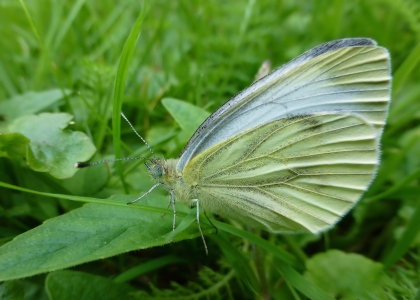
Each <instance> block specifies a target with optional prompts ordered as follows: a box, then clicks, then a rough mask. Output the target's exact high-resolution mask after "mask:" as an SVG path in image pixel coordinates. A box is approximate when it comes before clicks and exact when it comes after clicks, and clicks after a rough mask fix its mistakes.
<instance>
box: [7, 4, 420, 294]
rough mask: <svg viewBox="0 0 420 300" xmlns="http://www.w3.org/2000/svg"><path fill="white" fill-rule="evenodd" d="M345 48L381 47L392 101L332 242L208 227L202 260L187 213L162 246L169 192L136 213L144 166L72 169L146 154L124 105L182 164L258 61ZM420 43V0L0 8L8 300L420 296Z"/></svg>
mask: <svg viewBox="0 0 420 300" xmlns="http://www.w3.org/2000/svg"><path fill="white" fill-rule="evenodd" d="M145 7H146V9H144V8H145ZM130 33H131V35H130ZM138 33H140V36H139V38H138V39H137V36H138ZM344 37H371V38H373V39H375V40H376V41H377V42H378V44H379V45H381V46H384V47H386V48H388V49H389V51H390V53H391V57H392V68H393V75H394V81H393V96H392V98H393V99H392V103H391V110H390V113H389V117H388V125H387V127H386V129H385V132H384V137H383V141H382V164H381V167H380V169H379V172H378V174H377V178H376V180H375V181H374V182H373V184H372V186H371V187H370V189H369V191H368V192H367V193H366V194H365V195H364V197H363V199H362V200H361V201H360V202H359V203H358V204H357V206H356V207H355V208H354V209H353V210H352V212H351V213H350V214H349V215H348V216H346V217H345V218H344V219H343V220H342V221H341V222H340V223H339V224H338V225H337V226H335V227H334V228H333V229H331V230H330V231H328V232H326V233H324V234H321V235H318V236H312V235H294V236H276V235H271V234H268V233H266V232H249V231H248V230H247V229H246V228H243V227H242V226H241V225H240V224H236V223H234V222H233V223H232V222H230V221H229V220H220V219H215V220H214V221H213V223H215V225H216V227H218V231H219V232H218V234H215V232H214V228H213V227H212V226H211V225H210V224H209V223H208V221H206V219H205V218H204V217H202V219H201V221H202V223H203V224H202V227H203V231H204V232H205V236H206V240H207V244H208V247H209V255H208V256H206V255H205V251H204V247H203V243H202V241H201V238H199V234H198V230H197V227H196V224H195V219H194V216H195V209H188V208H185V207H181V205H178V211H179V214H178V223H177V230H176V233H175V235H174V237H173V243H170V240H171V237H172V233H171V231H172V210H170V209H166V205H167V201H168V196H167V194H166V193H165V191H164V190H159V189H158V190H155V191H154V192H153V193H152V194H151V195H149V196H147V197H146V198H144V199H142V200H141V202H140V203H139V204H136V205H132V206H129V207H127V205H126V204H125V203H126V202H127V201H130V200H133V199H135V198H137V197H138V196H139V195H141V194H143V193H144V192H146V191H147V190H148V189H149V188H150V187H151V186H152V185H153V182H152V180H150V179H149V177H148V175H147V172H146V169H145V167H144V166H143V165H142V163H141V161H140V162H139V161H137V162H136V161H134V162H133V161H128V162H125V163H124V164H117V165H114V164H105V165H98V166H96V167H91V168H87V169H82V170H79V171H77V172H76V169H75V168H74V163H75V162H77V161H84V160H88V159H89V158H90V157H91V156H92V155H94V156H93V158H92V159H93V160H99V159H108V158H113V157H114V156H115V154H117V156H120V154H121V156H130V157H131V156H149V155H150V153H149V152H148V150H147V148H146V147H145V145H144V144H143V143H142V141H141V140H140V139H139V138H138V137H137V136H136V135H135V134H134V133H133V132H132V130H131V129H130V128H129V126H128V125H127V124H126V123H125V122H121V121H120V119H119V111H118V110H119V109H120V108H121V107H122V110H123V111H124V113H125V115H126V116H127V117H128V119H129V120H130V121H131V122H132V123H133V124H134V127H135V128H136V129H137V130H138V131H139V133H140V134H141V135H142V136H144V137H145V138H146V140H147V141H148V142H149V143H150V145H151V146H152V147H153V150H154V152H155V153H156V154H157V155H159V156H162V157H165V158H171V157H177V156H178V155H179V153H180V151H181V150H182V147H183V146H184V145H185V144H186V142H187V141H188V139H189V137H190V136H191V134H192V132H193V131H194V129H195V128H196V127H197V126H198V125H199V124H200V123H201V122H202V121H203V119H204V118H205V117H206V116H207V115H208V114H209V113H210V112H212V111H214V110H215V109H217V108H218V107H219V106H220V105H221V104H223V103H224V102H226V101H227V100H229V98H231V97H232V96H233V95H235V94H236V93H237V92H239V91H240V90H241V89H243V88H245V87H246V86H248V85H249V84H250V83H251V82H252V81H253V79H254V75H255V74H256V72H257V70H258V68H259V66H260V65H261V63H262V62H263V61H264V60H266V59H270V60H271V62H272V64H273V66H275V67H276V66H279V65H281V64H282V63H285V62H287V61H288V60H290V59H292V58H294V57H296V56H297V55H299V54H301V53H303V52H304V51H306V50H308V49H310V48H312V47H314V46H316V45H318V44H321V43H323V42H326V41H329V40H333V39H338V38H344ZM419 37H420V4H419V3H418V1H415V0H392V1H391V0H374V1H339V0H334V1H326V0H318V1H291V0H283V1H280V0H278V1H273V0H260V1H256V0H248V1H243V0H239V1H198V0H197V1H191V0H181V1H163V0H161V1H160V0H154V1H150V2H149V3H145V2H143V1H138V0H124V1H111V0H102V1H99V0H76V1H64V0H57V1H53V0H50V1H48V0H31V1H23V0H20V1H15V0H9V1H7V0H1V1H0V49H1V50H0V132H1V134H0V243H1V244H2V245H3V246H2V247H1V248H0V281H4V282H3V283H2V284H0V298H2V299H3V298H4V299H76V298H77V299H124V298H128V297H132V298H133V299H137V298H138V299H147V298H154V299H155V298H156V299H269V298H272V299H338V298H339V299H420V292H419V286H420V279H419V278H420V274H419V273H420V266H419V250H420V233H419V231H420V222H419V221H418V220H420V201H419V199H418V198H419V197H420V196H419V195H420V187H419V177H420V126H419V124H420V122H419V119H420V99H419V97H420V85H419V82H420V68H419V67H418V66H419V60H420V39H419ZM124 45H125V47H124ZM165 98H166V99H165ZM177 99H179V100H182V101H179V100H177ZM186 116H188V117H186ZM112 120H113V122H114V123H112ZM119 122H121V132H120V131H119V126H118V125H119V124H120V123H119ZM112 124H114V126H112ZM95 148H96V151H95ZM94 153H95V154H94ZM85 203H86V204H85ZM83 204H85V205H83ZM162 213H166V215H165V216H162ZM197 237H198V238H197ZM156 246H161V247H156ZM139 249H142V250H139ZM61 269H66V270H62V271H60V270H61ZM12 279H17V280H12Z"/></svg>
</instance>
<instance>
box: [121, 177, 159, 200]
mask: <svg viewBox="0 0 420 300" xmlns="http://www.w3.org/2000/svg"><path fill="white" fill-rule="evenodd" d="M162 184H163V183H160V182H158V183H156V184H155V185H154V186H152V188H151V189H150V190H149V191H148V192H146V193H144V194H143V195H141V196H140V197H138V198H137V199H136V200H134V201H131V202H127V204H133V203H136V202H137V201H139V200H140V199H141V198H143V197H145V196H147V195H149V194H150V193H151V192H152V191H153V190H154V189H155V188H157V187H158V186H159V185H162Z"/></svg>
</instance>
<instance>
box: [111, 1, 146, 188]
mask: <svg viewBox="0 0 420 300" xmlns="http://www.w3.org/2000/svg"><path fill="white" fill-rule="evenodd" d="M147 7H148V1H145V2H144V4H143V8H142V10H141V13H140V16H139V17H138V18H137V20H136V23H135V24H134V27H133V29H132V30H131V32H130V35H129V36H128V39H127V41H126V42H125V44H124V48H123V51H122V53H121V58H120V62H119V64H118V71H117V76H116V78H115V89H114V104H113V110H112V133H113V135H112V137H113V140H114V152H115V157H116V158H120V157H121V139H120V136H121V107H122V101H123V95H124V87H125V82H126V79H127V75H128V69H129V65H130V62H131V58H132V57H133V53H134V48H135V46H136V43H137V39H138V37H139V34H140V31H141V29H142V25H143V20H144V18H145V16H146V12H147ZM116 168H117V172H118V174H119V176H120V178H121V181H122V183H123V186H124V189H125V191H126V192H127V191H128V188H127V185H126V184H125V181H124V174H123V170H122V167H121V163H120V162H118V161H117V162H116Z"/></svg>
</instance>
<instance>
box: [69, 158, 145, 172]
mask: <svg viewBox="0 0 420 300" xmlns="http://www.w3.org/2000/svg"><path fill="white" fill-rule="evenodd" d="M138 159H150V158H146V157H123V158H114V159H104V160H99V161H93V162H78V163H76V168H79V169H81V168H86V167H91V166H95V165H99V164H103V163H106V162H114V161H123V160H138Z"/></svg>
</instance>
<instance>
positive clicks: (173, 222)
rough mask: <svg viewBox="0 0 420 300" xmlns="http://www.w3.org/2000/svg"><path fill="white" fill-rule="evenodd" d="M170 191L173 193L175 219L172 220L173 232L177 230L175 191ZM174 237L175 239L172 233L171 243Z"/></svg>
mask: <svg viewBox="0 0 420 300" xmlns="http://www.w3.org/2000/svg"><path fill="white" fill-rule="evenodd" d="M170 193H171V202H172V210H173V211H174V220H173V221H172V232H175V224H176V208H175V191H174V190H171V192H170ZM168 206H169V205H168ZM173 239H174V235H172V237H171V243H172V240H173Z"/></svg>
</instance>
